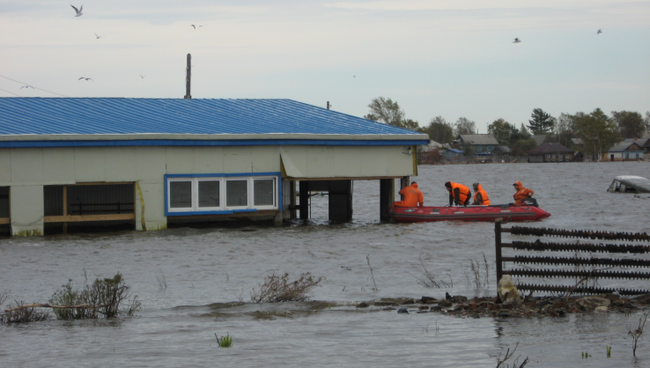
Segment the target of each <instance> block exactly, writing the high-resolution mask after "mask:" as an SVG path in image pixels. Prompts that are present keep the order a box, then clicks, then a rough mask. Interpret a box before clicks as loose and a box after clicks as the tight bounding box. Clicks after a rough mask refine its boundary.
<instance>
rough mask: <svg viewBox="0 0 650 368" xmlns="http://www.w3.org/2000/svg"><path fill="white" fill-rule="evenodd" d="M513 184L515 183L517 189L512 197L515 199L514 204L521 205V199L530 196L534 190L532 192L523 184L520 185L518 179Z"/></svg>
mask: <svg viewBox="0 0 650 368" xmlns="http://www.w3.org/2000/svg"><path fill="white" fill-rule="evenodd" d="M515 185H517V187H518V189H517V193H515V195H513V196H512V197H513V198H514V199H515V204H516V205H517V206H521V201H522V200H524V199H526V198H530V197H532V196H533V194H534V193H535V192H533V191H532V190H530V189H528V188H524V186H523V185H521V182H520V181H518V182H516V183H515Z"/></svg>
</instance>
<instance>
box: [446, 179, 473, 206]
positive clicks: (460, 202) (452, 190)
mask: <svg viewBox="0 0 650 368" xmlns="http://www.w3.org/2000/svg"><path fill="white" fill-rule="evenodd" d="M445 187H446V188H447V191H448V192H449V205H450V206H451V205H452V204H453V203H456V206H466V207H467V205H468V204H469V200H470V199H471V198H472V192H471V191H470V190H469V188H468V187H466V186H464V185H463V184H458V183H453V182H451V181H448V182H446V183H445Z"/></svg>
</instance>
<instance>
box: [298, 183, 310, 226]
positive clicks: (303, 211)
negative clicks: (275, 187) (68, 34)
mask: <svg viewBox="0 0 650 368" xmlns="http://www.w3.org/2000/svg"><path fill="white" fill-rule="evenodd" d="M299 183H300V184H299V185H300V203H299V204H298V206H299V211H300V219H301V220H308V219H309V182H308V181H304V180H301V181H300V182H299Z"/></svg>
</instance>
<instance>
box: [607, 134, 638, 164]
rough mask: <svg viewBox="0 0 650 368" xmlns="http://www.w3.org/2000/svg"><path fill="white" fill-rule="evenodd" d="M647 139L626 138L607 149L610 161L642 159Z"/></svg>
mask: <svg viewBox="0 0 650 368" xmlns="http://www.w3.org/2000/svg"><path fill="white" fill-rule="evenodd" d="M645 143H647V140H646V141H645V142H644V141H643V140H635V139H632V138H630V139H625V140H624V141H623V142H620V143H618V144H617V145H615V146H614V147H612V148H610V149H609V151H607V155H608V156H609V160H610V161H630V160H642V159H643V153H644V152H645V149H644V148H643V145H644V144H645Z"/></svg>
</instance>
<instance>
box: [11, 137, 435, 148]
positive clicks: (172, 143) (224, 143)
mask: <svg viewBox="0 0 650 368" xmlns="http://www.w3.org/2000/svg"><path fill="white" fill-rule="evenodd" d="M425 144H428V140H424V139H423V140H415V139H414V140H385V141H381V140H370V141H367V140H324V139H319V140H307V139H297V140H293V139H270V140H216V141H204V140H187V141H185V140H173V139H170V140H106V141H45V140H44V141H0V148H49V147H130V146H135V147H139V146H143V147H152V146H153V147H182V146H209V147H228V146H233V147H237V146H366V147H367V146H418V145H425Z"/></svg>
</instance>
